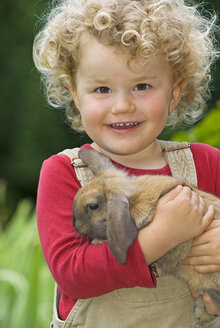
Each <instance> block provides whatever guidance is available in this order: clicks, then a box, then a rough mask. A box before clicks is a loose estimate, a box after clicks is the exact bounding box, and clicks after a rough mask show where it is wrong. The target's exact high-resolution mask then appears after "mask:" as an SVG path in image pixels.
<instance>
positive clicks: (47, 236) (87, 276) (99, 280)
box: [37, 155, 155, 299]
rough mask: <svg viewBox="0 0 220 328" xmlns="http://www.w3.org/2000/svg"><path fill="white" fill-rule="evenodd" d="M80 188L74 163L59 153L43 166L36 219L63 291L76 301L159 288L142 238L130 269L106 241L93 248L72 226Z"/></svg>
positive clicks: (134, 247) (133, 249) (131, 257)
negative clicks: (121, 290) (132, 289)
mask: <svg viewBox="0 0 220 328" xmlns="http://www.w3.org/2000/svg"><path fill="white" fill-rule="evenodd" d="M79 188H80V184H79V181H78V180H77V178H76V176H75V171H74V169H73V167H72V166H71V163H70V159H69V158H68V157H67V156H64V155H55V156H52V157H51V158H50V159H48V160H47V161H45V162H44V164H43V167H42V170H41V175H40V180H39V188H38V197H37V221H38V230H39V236H40V240H41V245H42V250H43V253H44V256H45V259H46V261H47V264H48V266H49V268H50V271H51V273H52V275H53V277H54V279H55V281H56V282H57V283H58V285H59V288H60V290H61V292H63V293H65V294H66V295H69V296H70V297H72V298H74V299H78V298H88V297H92V296H98V295H101V294H104V293H107V292H109V291H113V290H115V289H119V288H126V287H128V288H129V287H134V286H140V287H154V286H155V277H154V275H153V274H152V273H151V271H150V269H149V267H148V265H147V263H146V261H145V257H144V255H143V253H142V251H141V248H140V245H139V242H138V239H137V240H136V241H135V242H134V244H133V245H132V247H131V248H130V249H129V252H128V260H127V264H126V265H120V264H119V263H118V262H117V261H116V260H115V259H114V257H113V256H112V254H111V252H110V250H109V247H108V245H107V243H106V242H103V244H102V245H93V244H91V241H90V240H88V239H87V238H85V237H82V236H81V235H79V234H78V233H77V232H76V231H75V229H74V227H73V226H72V216H73V214H72V207H73V200H74V195H75V194H76V192H77V190H78V189H79Z"/></svg>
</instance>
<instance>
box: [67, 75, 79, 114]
mask: <svg viewBox="0 0 220 328" xmlns="http://www.w3.org/2000/svg"><path fill="white" fill-rule="evenodd" d="M67 89H68V90H69V92H70V93H71V95H72V97H73V100H74V104H75V106H76V107H77V108H79V101H78V97H77V92H76V90H75V89H74V88H73V87H72V84H71V82H70V81H69V83H68V85H67Z"/></svg>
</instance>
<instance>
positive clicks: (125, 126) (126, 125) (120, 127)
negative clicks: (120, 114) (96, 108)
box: [110, 122, 140, 130]
mask: <svg viewBox="0 0 220 328" xmlns="http://www.w3.org/2000/svg"><path fill="white" fill-rule="evenodd" d="M139 124H140V123H138V122H134V123H113V124H110V127H111V128H112V129H117V130H123V129H130V128H134V127H136V126H138V125H139Z"/></svg>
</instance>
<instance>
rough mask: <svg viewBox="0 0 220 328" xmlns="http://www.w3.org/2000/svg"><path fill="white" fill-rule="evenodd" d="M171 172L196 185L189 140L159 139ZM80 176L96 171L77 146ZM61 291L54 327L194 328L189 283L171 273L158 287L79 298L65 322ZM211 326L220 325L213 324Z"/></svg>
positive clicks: (56, 298) (73, 155) (73, 154)
mask: <svg viewBox="0 0 220 328" xmlns="http://www.w3.org/2000/svg"><path fill="white" fill-rule="evenodd" d="M160 143H161V147H162V148H163V150H164V153H165V156H166V159H167V162H168V164H169V166H170V170H171V172H172V175H173V176H174V177H176V178H181V179H183V178H184V179H185V180H186V181H187V182H189V183H190V184H191V185H193V186H195V187H196V186H197V176H196V169H195V165H194V160H193V156H192V153H191V150H190V148H189V144H188V143H176V142H170V141H169V142H168V141H160ZM62 154H66V155H67V156H69V157H70V158H71V159H73V160H72V164H73V166H74V167H75V171H76V175H77V178H78V179H79V181H80V183H81V185H82V186H83V185H85V184H86V183H87V182H88V181H89V180H91V179H92V178H93V176H94V175H93V173H92V172H91V170H90V169H89V168H87V167H80V165H81V164H82V162H81V160H79V159H77V158H78V148H75V149H67V150H65V151H64V152H62ZM58 305H59V291H58V288H57V285H56V286H55V295H54V314H53V321H52V323H51V327H53V328H76V327H77V328H78V327H81V328H193V327H195V324H196V318H195V316H194V308H193V301H192V298H191V295H190V293H189V290H188V287H187V285H186V284H185V283H184V282H182V281H180V280H178V279H176V278H174V277H170V276H163V275H161V276H159V277H158V278H157V286H156V288H141V287H134V288H124V289H118V290H115V291H113V292H110V293H108V294H105V295H101V296H98V297H92V298H88V299H79V300H78V301H77V302H76V304H75V305H74V307H73V308H72V310H71V312H70V313H69V316H68V317H67V319H66V321H65V322H64V321H62V320H60V319H59V318H58V310H57V309H58ZM212 327H216V328H217V327H220V323H219V325H218V326H214V325H212Z"/></svg>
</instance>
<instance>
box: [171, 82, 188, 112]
mask: <svg viewBox="0 0 220 328" xmlns="http://www.w3.org/2000/svg"><path fill="white" fill-rule="evenodd" d="M186 85H187V82H186V80H184V79H182V78H179V79H177V80H176V81H175V82H174V85H173V91H172V99H171V102H170V107H169V113H172V112H173V111H174V110H175V108H176V106H177V105H178V104H179V102H180V99H181V97H182V94H183V91H184V89H185V87H186Z"/></svg>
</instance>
